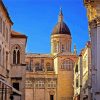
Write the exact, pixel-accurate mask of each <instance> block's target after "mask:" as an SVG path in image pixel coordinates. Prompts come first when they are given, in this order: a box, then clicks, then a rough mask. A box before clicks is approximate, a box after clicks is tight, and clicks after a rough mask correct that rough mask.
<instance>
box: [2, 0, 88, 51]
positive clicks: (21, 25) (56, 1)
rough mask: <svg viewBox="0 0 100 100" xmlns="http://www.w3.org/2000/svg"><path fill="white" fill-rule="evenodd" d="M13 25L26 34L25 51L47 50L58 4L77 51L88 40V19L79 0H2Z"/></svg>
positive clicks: (81, 1)
mask: <svg viewBox="0 0 100 100" xmlns="http://www.w3.org/2000/svg"><path fill="white" fill-rule="evenodd" d="M3 1H4V4H5V5H6V7H7V9H8V12H9V14H10V17H11V19H12V21H13V22H14V25H13V27H12V28H13V29H14V30H15V31H18V32H21V33H24V34H26V35H27V36H28V41H27V47H26V52H29V53H30V52H32V53H50V36H51V32H52V30H53V28H54V26H55V25H56V23H57V21H58V14H59V10H60V7H62V11H63V15H64V22H65V23H66V24H67V25H68V27H69V29H70V31H71V35H72V51H73V47H74V44H76V46H77V51H78V53H79V52H80V50H81V49H82V48H84V47H85V44H86V42H87V41H88V40H89V33H88V22H87V16H86V9H85V7H84V5H83V0H3Z"/></svg>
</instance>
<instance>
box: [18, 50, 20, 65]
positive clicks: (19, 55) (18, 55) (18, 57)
mask: <svg viewBox="0 0 100 100" xmlns="http://www.w3.org/2000/svg"><path fill="white" fill-rule="evenodd" d="M17 64H20V51H19V50H18V51H17Z"/></svg>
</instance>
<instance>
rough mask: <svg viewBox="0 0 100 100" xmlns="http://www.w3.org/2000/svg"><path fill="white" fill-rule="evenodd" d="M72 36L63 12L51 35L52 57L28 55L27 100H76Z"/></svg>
mask: <svg viewBox="0 0 100 100" xmlns="http://www.w3.org/2000/svg"><path fill="white" fill-rule="evenodd" d="M71 40H72V37H71V33H70V30H69V28H68V26H67V25H66V23H65V22H64V21H63V13H62V10H61V9H60V13H59V18H58V22H57V24H56V25H55V27H54V29H53V31H52V33H51V53H50V54H37V53H34V54H33V53H30V54H26V55H25V62H26V65H27V67H26V82H25V100H73V77H74V76H73V67H74V62H75V60H76V53H75V52H74V53H71Z"/></svg>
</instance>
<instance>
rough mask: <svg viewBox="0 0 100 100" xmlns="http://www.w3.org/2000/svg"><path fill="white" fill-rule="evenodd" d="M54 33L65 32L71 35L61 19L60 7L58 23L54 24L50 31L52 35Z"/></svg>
mask: <svg viewBox="0 0 100 100" xmlns="http://www.w3.org/2000/svg"><path fill="white" fill-rule="evenodd" d="M54 34H67V35H71V33H70V30H69V28H68V26H67V25H66V24H65V23H64V21H63V13H62V9H60V13H59V18H58V23H57V24H56V25H55V27H54V29H53V31H52V35H54Z"/></svg>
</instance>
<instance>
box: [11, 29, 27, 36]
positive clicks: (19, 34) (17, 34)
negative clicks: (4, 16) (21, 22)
mask: <svg viewBox="0 0 100 100" xmlns="http://www.w3.org/2000/svg"><path fill="white" fill-rule="evenodd" d="M11 37H12V38H27V36H26V35H24V34H21V33H19V32H15V31H13V30H12V31H11Z"/></svg>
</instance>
